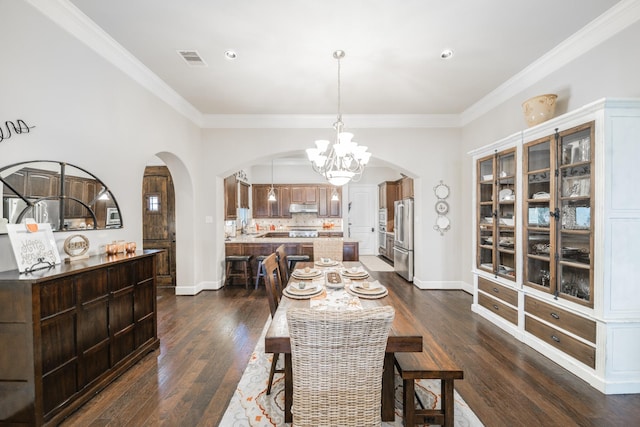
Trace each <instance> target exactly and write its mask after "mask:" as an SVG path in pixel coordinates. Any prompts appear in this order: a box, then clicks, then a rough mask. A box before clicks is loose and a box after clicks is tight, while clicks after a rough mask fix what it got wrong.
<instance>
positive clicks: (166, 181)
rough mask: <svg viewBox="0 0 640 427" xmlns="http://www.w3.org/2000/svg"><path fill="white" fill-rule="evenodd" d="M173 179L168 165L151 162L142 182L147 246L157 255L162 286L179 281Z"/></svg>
mask: <svg viewBox="0 0 640 427" xmlns="http://www.w3.org/2000/svg"><path fill="white" fill-rule="evenodd" d="M175 210H176V206H175V193H174V189H173V180H172V179H171V174H170V173H169V169H168V168H167V167H166V166H147V167H146V168H145V170H144V179H143V183H142V218H143V237H142V238H143V244H142V246H143V248H144V249H164V251H163V252H161V253H159V254H158V255H157V256H156V269H157V271H156V274H157V280H156V283H157V284H158V286H175V285H176V231H175V230H176V215H175Z"/></svg>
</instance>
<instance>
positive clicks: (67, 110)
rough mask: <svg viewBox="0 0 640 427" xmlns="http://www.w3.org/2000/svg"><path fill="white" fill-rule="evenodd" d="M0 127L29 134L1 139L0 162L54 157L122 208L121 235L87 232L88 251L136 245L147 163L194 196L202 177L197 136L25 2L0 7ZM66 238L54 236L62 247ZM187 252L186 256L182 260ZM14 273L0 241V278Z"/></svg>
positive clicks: (183, 265)
mask: <svg viewBox="0 0 640 427" xmlns="http://www.w3.org/2000/svg"><path fill="white" fill-rule="evenodd" d="M0 16H2V21H3V23H2V25H0V51H1V52H2V55H3V60H2V66H1V67H0V94H1V95H0V96H1V98H0V99H1V101H0V122H2V123H4V121H6V120H17V119H22V120H25V121H26V122H27V123H28V124H29V125H35V126H36V127H35V128H34V129H32V130H31V132H30V133H28V134H23V135H17V136H13V137H12V138H10V139H5V140H4V141H2V142H0V164H1V165H8V164H11V163H16V162H21V161H27V160H34V159H46V160H60V161H66V162H69V163H72V164H75V165H78V166H80V167H83V168H85V169H87V170H89V171H90V172H92V173H94V174H95V175H96V176H97V177H99V178H100V179H101V180H103V181H104V182H105V183H106V184H107V185H108V186H109V188H110V190H111V191H112V193H113V194H114V195H115V197H116V199H117V201H118V203H119V205H120V208H121V210H122V215H123V222H124V228H123V229H121V230H108V231H107V230H95V231H93V230H92V231H87V232H85V235H86V236H87V237H88V238H89V240H90V244H91V253H97V251H98V248H99V246H100V245H101V244H104V243H105V242H110V241H112V240H114V239H125V240H128V241H137V242H138V243H139V245H138V246H139V247H142V221H141V217H142V214H141V191H142V176H143V173H144V168H145V164H146V162H147V160H148V159H150V158H152V157H153V155H154V154H156V153H164V154H163V155H162V156H161V157H163V160H165V162H166V163H167V164H168V165H170V167H171V166H173V167H174V168H175V169H177V170H176V173H175V175H174V179H175V180H176V181H177V182H178V185H180V186H181V187H182V188H187V189H189V191H190V192H191V193H192V194H191V195H187V194H184V193H183V194H180V195H178V198H179V199H181V201H183V200H182V199H189V198H191V199H194V196H193V195H194V194H197V192H198V187H199V186H200V182H201V180H200V179H199V178H197V173H198V170H199V169H200V162H199V157H198V153H199V147H200V130H199V129H198V128H197V127H196V126H194V125H193V124H192V123H191V122H190V121H188V120H186V119H185V118H184V117H183V116H181V115H179V114H177V113H176V112H175V110H173V109H172V108H171V107H169V106H168V105H167V104H165V103H164V102H162V101H160V100H159V99H158V98H157V97H156V96H154V95H152V94H151V93H149V92H148V91H147V90H145V89H143V88H142V87H141V86H140V85H138V84H137V83H135V82H133V81H132V80H131V79H130V78H129V77H128V76H126V75H125V74H124V73H122V72H121V71H120V70H118V69H116V68H114V67H113V66H112V65H111V64H109V63H107V62H106V61H105V60H104V59H103V58H102V57H100V56H98V55H96V54H95V53H94V52H93V51H92V50H90V49H89V48H87V47H86V46H85V45H84V44H82V43H80V42H79V41H78V40H77V39H75V38H73V37H72V36H71V35H69V34H68V33H66V32H64V31H62V30H61V29H60V28H59V27H58V26H57V25H55V24H54V23H52V22H51V21H50V20H49V19H48V18H46V17H44V16H43V15H42V14H41V13H40V12H38V11H36V10H35V9H33V8H32V7H31V6H29V5H28V4H27V3H26V2H22V1H3V2H1V3H0ZM195 211H196V209H195V205H194V203H193V201H192V200H187V202H186V204H185V205H184V206H180V207H179V208H178V212H177V216H178V224H177V226H178V229H182V230H181V231H184V230H185V229H186V230H188V229H189V224H193V222H194V221H193V215H194V212H195ZM68 235H69V233H64V232H61V233H56V234H55V237H56V241H57V242H58V245H59V247H61V244H62V242H64V239H65V238H66V237H67V236H68ZM180 236H181V237H180V240H179V241H178V246H179V247H181V248H187V250H186V251H182V252H183V255H181V256H179V257H178V264H179V265H178V272H179V280H180V282H182V283H194V282H196V281H197V280H200V278H199V277H197V274H196V270H195V268H194V260H193V256H192V254H193V253H194V252H196V245H197V244H198V242H197V241H196V240H195V238H194V234H193V232H191V233H189V232H181V233H180ZM186 254H189V255H188V257H187V256H185V255H186ZM13 268H16V263H15V260H14V258H13V255H12V253H11V250H10V244H9V241H8V238H7V236H6V235H2V236H0V271H1V270H8V269H13Z"/></svg>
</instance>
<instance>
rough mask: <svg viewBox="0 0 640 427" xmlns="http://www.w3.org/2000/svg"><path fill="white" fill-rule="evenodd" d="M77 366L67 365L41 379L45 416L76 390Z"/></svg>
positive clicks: (74, 364)
mask: <svg viewBox="0 0 640 427" xmlns="http://www.w3.org/2000/svg"><path fill="white" fill-rule="evenodd" d="M77 368H78V366H77V364H76V363H69V364H67V365H65V366H63V367H62V368H61V369H58V370H57V371H54V372H52V373H51V374H49V375H45V376H43V378H42V389H43V394H42V400H43V406H44V413H45V417H46V414H48V413H49V412H51V411H52V410H54V409H56V408H57V407H58V406H59V405H61V404H62V403H64V402H65V401H66V400H67V399H69V398H70V397H71V396H73V395H74V394H75V392H76V391H77V390H78V387H77V384H78V373H77Z"/></svg>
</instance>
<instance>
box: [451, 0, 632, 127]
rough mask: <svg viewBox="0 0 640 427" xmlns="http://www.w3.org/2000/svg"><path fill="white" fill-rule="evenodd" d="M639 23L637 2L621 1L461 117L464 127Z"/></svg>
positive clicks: (468, 109)
mask: <svg viewBox="0 0 640 427" xmlns="http://www.w3.org/2000/svg"><path fill="white" fill-rule="evenodd" d="M638 20H640V2H639V1H638V0H622V1H621V2H620V3H618V4H616V5H615V6H613V7H612V8H611V9H609V10H607V11H606V12H605V13H603V14H602V15H600V16H599V17H597V18H596V19H594V20H593V21H591V22H590V23H589V24H587V25H586V26H584V27H583V28H582V29H580V30H579V31H577V32H576V33H574V34H573V35H571V36H570V37H569V38H568V39H566V40H564V41H563V42H562V43H560V44H558V45H557V46H556V47H554V48H553V49H551V50H550V51H549V52H547V53H546V54H544V55H543V56H541V57H540V58H539V59H538V60H536V61H534V62H533V63H531V64H530V65H529V66H527V67H526V68H525V69H523V70H522V71H520V72H519V73H518V74H516V75H515V76H513V77H512V78H510V79H509V80H507V81H506V82H504V83H503V84H501V85H500V86H498V87H497V88H496V89H494V90H493V91H491V92H490V93H489V94H488V95H486V96H485V97H484V98H482V99H481V100H480V101H478V102H476V103H475V104H473V105H472V106H471V107H469V108H467V109H466V110H465V111H463V112H462V113H461V114H460V124H461V126H465V125H467V124H469V123H470V122H472V121H474V120H476V119H477V118H479V117H481V116H482V115H484V114H486V113H488V112H489V111H490V110H492V109H493V108H495V107H497V106H498V105H500V104H502V103H503V102H506V101H507V100H508V99H510V98H512V97H514V96H516V95H517V94H519V93H521V92H523V91H524V90H526V89H527V88H528V87H530V86H532V85H533V84H535V83H537V82H539V81H540V80H542V79H543V78H545V77H547V76H548V75H550V74H551V73H553V72H555V71H557V70H559V69H560V68H562V67H563V66H565V65H566V64H568V63H569V62H571V61H573V60H574V59H576V58H578V57H579V56H581V55H583V54H584V53H586V52H588V51H589V50H591V49H593V48H594V47H596V46H598V45H599V44H601V43H603V42H604V41H606V40H608V39H609V38H611V37H613V36H614V35H616V34H618V33H619V32H620V31H622V30H624V29H625V28H627V27H629V26H630V25H632V24H634V23H635V22H637V21H638Z"/></svg>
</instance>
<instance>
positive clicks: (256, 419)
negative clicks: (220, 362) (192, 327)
mask: <svg viewBox="0 0 640 427" xmlns="http://www.w3.org/2000/svg"><path fill="white" fill-rule="evenodd" d="M268 326H269V322H267V325H266V326H265V329H264V330H263V331H262V336H261V337H260V339H259V340H258V344H257V345H256V348H255V350H254V351H253V354H252V355H251V359H250V360H249V364H248V365H247V369H246V370H245V371H244V373H243V375H242V378H241V379H240V382H239V383H238V388H237V389H236V391H235V393H234V395H233V397H232V398H231V401H230V402H229V406H228V407H227V410H226V412H225V414H224V416H223V417H222V420H221V421H220V424H219V425H220V426H221V427H273V426H276V427H277V426H289V425H290V424H288V423H285V422H284V378H283V376H282V374H276V376H275V378H274V384H273V386H272V388H271V394H270V395H267V380H268V378H269V369H270V367H271V358H272V357H273V355H272V354H265V352H264V335H265V333H266V331H267V328H268ZM281 359H284V358H283V357H281ZM280 362H283V360H281V361H280ZM462 381H464V380H462ZM395 384H396V390H395V395H396V417H395V421H394V422H383V423H382V425H383V426H384V427H400V426H402V425H403V424H402V381H401V380H400V378H399V377H396V381H395ZM416 390H417V391H418V394H419V395H420V399H421V401H422V402H423V404H424V405H425V406H426V407H431V408H437V407H439V406H438V405H439V402H440V381H438V380H421V381H419V382H418V383H417V384H416ZM454 393H455V394H454V400H455V403H454V410H455V426H456V427H482V425H483V424H482V423H481V422H480V420H479V419H478V417H476V415H475V414H474V413H473V411H472V410H471V409H470V408H469V407H468V406H467V404H466V403H465V402H464V400H462V398H461V397H460V395H459V394H458V392H457V391H454Z"/></svg>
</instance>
